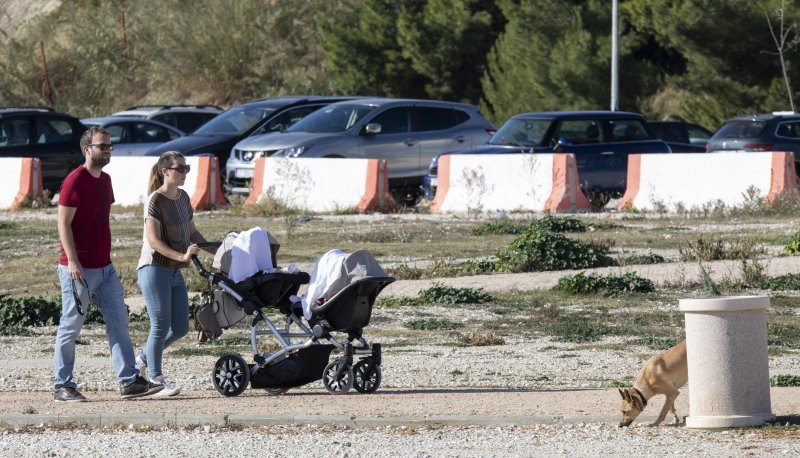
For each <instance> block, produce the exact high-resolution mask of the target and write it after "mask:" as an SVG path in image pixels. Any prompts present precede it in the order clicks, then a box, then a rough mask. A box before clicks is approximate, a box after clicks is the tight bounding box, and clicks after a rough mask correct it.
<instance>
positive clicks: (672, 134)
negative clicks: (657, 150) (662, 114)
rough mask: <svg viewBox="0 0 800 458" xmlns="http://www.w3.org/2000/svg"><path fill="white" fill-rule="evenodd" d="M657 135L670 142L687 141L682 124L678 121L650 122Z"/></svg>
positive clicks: (651, 128)
mask: <svg viewBox="0 0 800 458" xmlns="http://www.w3.org/2000/svg"><path fill="white" fill-rule="evenodd" d="M650 130H652V131H653V133H654V134H655V136H656V137H658V138H660V139H661V140H664V141H668V142H685V141H686V139H685V137H684V136H683V130H682V129H681V125H680V124H677V123H664V124H650Z"/></svg>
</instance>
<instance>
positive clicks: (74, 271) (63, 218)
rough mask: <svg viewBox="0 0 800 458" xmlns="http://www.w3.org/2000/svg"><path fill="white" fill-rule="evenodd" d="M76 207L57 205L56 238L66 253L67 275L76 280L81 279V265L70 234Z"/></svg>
mask: <svg viewBox="0 0 800 458" xmlns="http://www.w3.org/2000/svg"><path fill="white" fill-rule="evenodd" d="M77 210H78V209H77V208H76V207H66V206H64V205H59V206H58V239H59V240H60V241H61V246H62V247H64V253H65V254H66V255H67V268H68V269H69V276H70V277H72V278H74V279H76V280H83V266H82V265H81V262H80V260H78V252H77V251H76V250H75V238H74V237H73V234H72V220H73V219H74V218H75V212H76V211H77Z"/></svg>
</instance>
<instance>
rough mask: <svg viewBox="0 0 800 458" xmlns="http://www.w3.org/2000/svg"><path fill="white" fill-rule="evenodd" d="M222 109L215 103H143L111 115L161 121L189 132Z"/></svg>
mask: <svg viewBox="0 0 800 458" xmlns="http://www.w3.org/2000/svg"><path fill="white" fill-rule="evenodd" d="M222 111H223V110H222V108H220V107H218V106H215V105H144V106H137V107H130V108H126V109H125V110H124V111H118V112H116V113H113V114H112V115H111V116H131V117H134V118H143V119H152V120H154V121H161V122H163V123H164V124H169V125H170V126H172V127H174V128H176V129H178V130H180V131H182V132H186V133H187V134H190V133H192V132H194V131H195V130H197V128H198V127H200V126H202V125H203V124H205V123H207V122H208V121H210V120H212V119H213V118H214V117H216V116H217V115H218V114H220V113H222Z"/></svg>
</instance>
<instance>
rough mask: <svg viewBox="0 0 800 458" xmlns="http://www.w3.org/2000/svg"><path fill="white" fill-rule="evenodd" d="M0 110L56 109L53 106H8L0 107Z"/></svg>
mask: <svg viewBox="0 0 800 458" xmlns="http://www.w3.org/2000/svg"><path fill="white" fill-rule="evenodd" d="M0 110H38V111H56V110H55V109H54V108H53V107H48V106H43V105H42V106H10V107H0Z"/></svg>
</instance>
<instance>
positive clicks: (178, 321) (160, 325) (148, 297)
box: [138, 266, 189, 378]
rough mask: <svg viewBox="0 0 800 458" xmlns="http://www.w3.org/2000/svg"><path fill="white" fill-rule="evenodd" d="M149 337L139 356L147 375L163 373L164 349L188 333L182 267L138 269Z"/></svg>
mask: <svg viewBox="0 0 800 458" xmlns="http://www.w3.org/2000/svg"><path fill="white" fill-rule="evenodd" d="M138 278H139V288H141V289H142V295H143V296H144V302H145V304H146V305H147V314H148V315H150V336H149V337H148V338H147V345H146V346H145V348H144V351H143V352H142V353H140V354H139V357H140V358H142V360H143V361H144V362H145V363H147V375H149V376H150V377H151V378H153V377H157V376H159V375H162V372H161V360H162V357H163V355H164V349H165V348H167V347H168V346H170V345H171V344H172V343H173V342H175V341H176V340H178V339H180V338H181V337H183V336H185V335H186V334H187V333H188V332H189V294H188V292H187V291H186V282H185V281H184V280H183V274H181V271H180V269H173V268H168V267H157V266H144V267H142V268H140V269H139V271H138Z"/></svg>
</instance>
